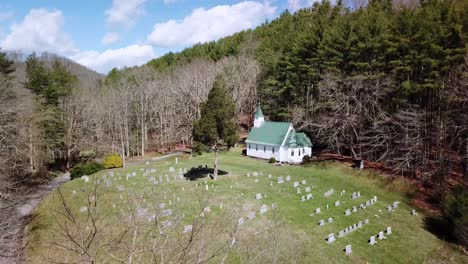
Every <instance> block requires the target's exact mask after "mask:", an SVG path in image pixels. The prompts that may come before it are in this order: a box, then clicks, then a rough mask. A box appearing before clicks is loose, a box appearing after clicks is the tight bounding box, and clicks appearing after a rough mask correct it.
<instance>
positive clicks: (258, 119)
mask: <svg viewBox="0 0 468 264" xmlns="http://www.w3.org/2000/svg"><path fill="white" fill-rule="evenodd" d="M263 123H265V117H264V116H263V112H262V108H261V107H260V103H258V104H257V109H256V110H255V120H254V127H261V126H262V125H263Z"/></svg>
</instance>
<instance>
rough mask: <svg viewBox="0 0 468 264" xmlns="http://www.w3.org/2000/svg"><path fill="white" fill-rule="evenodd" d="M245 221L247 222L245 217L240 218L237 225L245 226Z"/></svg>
mask: <svg viewBox="0 0 468 264" xmlns="http://www.w3.org/2000/svg"><path fill="white" fill-rule="evenodd" d="M244 221H245V220H244V217H241V218H239V220H238V221H237V224H238V225H243V224H244Z"/></svg>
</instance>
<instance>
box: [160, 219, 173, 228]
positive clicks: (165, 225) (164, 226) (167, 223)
mask: <svg viewBox="0 0 468 264" xmlns="http://www.w3.org/2000/svg"><path fill="white" fill-rule="evenodd" d="M171 226H172V221H169V220H166V221H164V222H162V227H163V228H168V227H171Z"/></svg>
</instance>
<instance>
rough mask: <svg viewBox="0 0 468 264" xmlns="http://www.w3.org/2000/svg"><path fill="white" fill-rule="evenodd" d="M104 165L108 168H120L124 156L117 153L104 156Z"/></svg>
mask: <svg viewBox="0 0 468 264" xmlns="http://www.w3.org/2000/svg"><path fill="white" fill-rule="evenodd" d="M102 165H104V168H106V169H112V168H120V167H122V166H123V165H122V158H121V157H120V156H119V154H117V153H114V154H110V155H107V156H106V157H104V160H103V161H102Z"/></svg>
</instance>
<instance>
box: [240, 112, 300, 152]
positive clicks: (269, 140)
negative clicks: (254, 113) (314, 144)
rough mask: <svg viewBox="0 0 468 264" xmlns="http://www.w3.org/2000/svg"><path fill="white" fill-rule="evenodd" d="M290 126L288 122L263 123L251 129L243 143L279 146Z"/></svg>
mask: <svg viewBox="0 0 468 264" xmlns="http://www.w3.org/2000/svg"><path fill="white" fill-rule="evenodd" d="M257 109H258V108H257ZM260 111H261V110H260ZM260 113H261V112H260ZM290 125H291V123H289V122H268V121H267V122H265V123H263V124H262V126H261V127H254V128H252V130H251V131H250V133H249V136H248V137H247V140H246V141H245V142H247V143H257V144H265V145H271V146H281V144H282V143H283V140H284V138H285V137H286V134H287V133H288V130H289V126H290Z"/></svg>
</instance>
